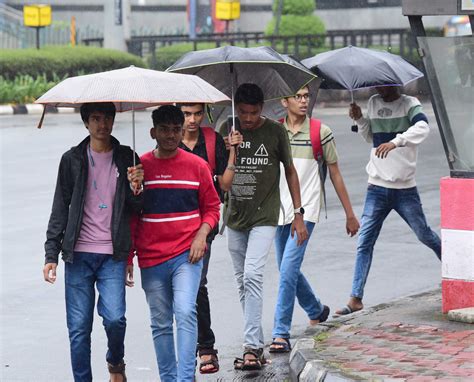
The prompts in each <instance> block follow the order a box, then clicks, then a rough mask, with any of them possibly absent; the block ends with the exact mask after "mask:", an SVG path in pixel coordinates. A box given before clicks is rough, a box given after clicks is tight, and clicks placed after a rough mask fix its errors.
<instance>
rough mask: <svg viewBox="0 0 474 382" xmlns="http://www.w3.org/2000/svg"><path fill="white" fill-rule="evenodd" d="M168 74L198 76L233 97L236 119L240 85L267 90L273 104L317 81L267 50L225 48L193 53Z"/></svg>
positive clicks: (233, 114) (266, 98) (296, 64)
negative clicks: (237, 90)
mask: <svg viewBox="0 0 474 382" xmlns="http://www.w3.org/2000/svg"><path fill="white" fill-rule="evenodd" d="M167 71H169V72H179V73H186V74H195V75H197V76H199V77H201V78H203V79H204V80H206V81H207V82H209V83H210V84H212V85H213V86H215V87H216V88H217V89H219V90H220V91H222V92H223V93H224V94H226V95H228V96H229V97H231V98H232V116H233V118H235V112H234V98H233V96H234V89H235V88H236V87H237V86H239V85H240V84H243V83H247V82H250V83H254V84H257V85H258V86H259V87H260V88H261V89H262V90H263V94H264V96H265V100H271V99H277V98H282V97H285V96H291V95H294V94H295V93H296V92H297V91H298V90H299V89H300V88H302V87H303V86H305V85H306V84H308V83H309V82H310V81H312V80H313V79H315V78H316V76H315V75H314V74H313V73H312V72H311V71H310V70H308V68H306V67H305V66H303V65H301V64H300V63H299V62H297V61H296V60H293V59H288V58H285V57H284V56H282V55H281V54H280V53H278V52H276V51H275V50H273V49H272V48H270V47H267V46H261V47H256V48H240V47H236V46H224V47H221V48H215V49H207V50H200V51H195V52H189V53H187V54H185V55H184V56H182V57H181V58H180V59H179V60H178V61H176V62H175V63H174V64H173V65H172V66H171V67H169V68H168V69H167ZM234 125H235V124H234Z"/></svg>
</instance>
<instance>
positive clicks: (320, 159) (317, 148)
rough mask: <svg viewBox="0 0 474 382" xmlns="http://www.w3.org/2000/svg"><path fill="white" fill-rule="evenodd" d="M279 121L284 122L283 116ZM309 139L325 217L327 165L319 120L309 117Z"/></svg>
mask: <svg viewBox="0 0 474 382" xmlns="http://www.w3.org/2000/svg"><path fill="white" fill-rule="evenodd" d="M278 122H280V123H282V124H283V123H284V122H285V118H281V119H279V120H278ZM309 139H310V141H311V147H312V148H313V156H314V159H315V160H316V162H317V163H318V170H319V180H320V182H321V191H322V193H323V203H324V211H325V213H326V219H327V217H328V216H327V208H326V188H325V187H324V182H325V181H326V177H327V173H328V166H327V163H326V161H325V160H324V154H323V146H322V144H321V120H319V119H315V118H310V119H309Z"/></svg>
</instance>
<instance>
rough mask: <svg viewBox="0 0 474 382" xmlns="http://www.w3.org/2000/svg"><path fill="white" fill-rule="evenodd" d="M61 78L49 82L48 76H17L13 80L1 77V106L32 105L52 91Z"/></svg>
mask: <svg viewBox="0 0 474 382" xmlns="http://www.w3.org/2000/svg"><path fill="white" fill-rule="evenodd" d="M59 81H61V78H54V79H53V81H48V80H47V79H46V76H44V75H43V76H39V77H36V78H33V77H31V76H28V75H22V76H17V77H15V78H14V79H13V80H5V79H4V78H3V77H1V76H0V83H1V86H0V104H2V103H19V104H24V103H31V102H33V101H35V100H36V99H37V98H39V97H40V96H41V95H43V94H44V93H46V92H47V91H48V90H49V89H51V88H52V87H53V86H54V85H56V83H58V82H59Z"/></svg>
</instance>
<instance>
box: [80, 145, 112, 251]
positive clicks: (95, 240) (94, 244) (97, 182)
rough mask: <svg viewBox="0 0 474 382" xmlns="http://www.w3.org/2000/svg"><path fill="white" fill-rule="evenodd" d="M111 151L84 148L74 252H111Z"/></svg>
mask: <svg viewBox="0 0 474 382" xmlns="http://www.w3.org/2000/svg"><path fill="white" fill-rule="evenodd" d="M112 156H113V150H111V151H109V152H107V153H96V152H95V151H93V150H92V149H90V150H89V149H88V157H89V161H88V162H89V174H88V177H87V188H86V200H85V204H84V212H83V215H82V225H81V232H80V233H79V238H78V239H77V243H76V246H75V247H74V251H77V252H92V253H104V254H110V255H111V254H113V252H114V251H113V246H112V227H111V223H112V211H113V203H114V198H115V189H116V187H117V177H118V171H117V167H116V166H115V164H114V163H113V161H112Z"/></svg>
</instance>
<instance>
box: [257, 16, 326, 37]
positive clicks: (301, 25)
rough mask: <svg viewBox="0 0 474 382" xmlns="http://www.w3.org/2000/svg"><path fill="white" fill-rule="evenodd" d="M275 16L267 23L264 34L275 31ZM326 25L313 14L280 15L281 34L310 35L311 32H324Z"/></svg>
mask: <svg viewBox="0 0 474 382" xmlns="http://www.w3.org/2000/svg"><path fill="white" fill-rule="evenodd" d="M275 22H276V20H275V18H273V19H272V20H271V21H270V22H269V23H268V25H267V28H266V30H265V34H266V35H267V36H269V35H273V34H274V31H275ZM325 33H326V27H325V26H324V23H323V22H322V20H321V19H320V18H319V17H317V16H315V15H307V16H296V15H284V16H281V21H280V31H279V35H281V36H295V35H311V34H325Z"/></svg>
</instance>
